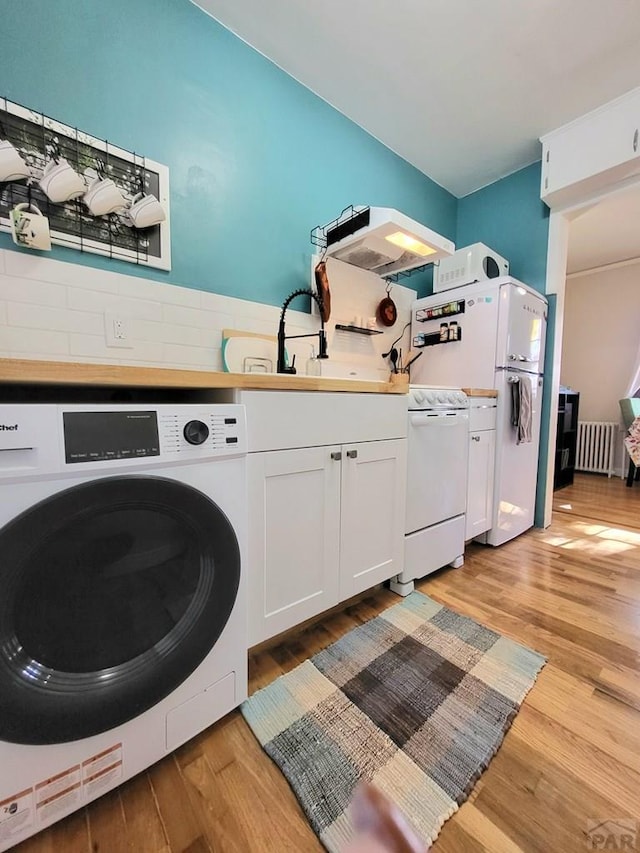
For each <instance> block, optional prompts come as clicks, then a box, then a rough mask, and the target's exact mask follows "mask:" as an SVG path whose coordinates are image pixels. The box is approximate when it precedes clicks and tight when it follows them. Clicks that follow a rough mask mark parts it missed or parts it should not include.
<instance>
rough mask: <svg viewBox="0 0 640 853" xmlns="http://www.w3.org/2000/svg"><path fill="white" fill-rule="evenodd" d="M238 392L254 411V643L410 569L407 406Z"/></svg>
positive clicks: (388, 400)
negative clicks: (406, 549)
mask: <svg viewBox="0 0 640 853" xmlns="http://www.w3.org/2000/svg"><path fill="white" fill-rule="evenodd" d="M235 399H236V400H237V401H238V402H242V403H244V404H245V406H246V407H247V431H248V435H249V456H248V459H247V471H248V487H249V523H248V529H249V547H248V581H249V643H250V645H252V646H254V645H256V644H257V643H260V642H263V641H264V640H267V639H269V638H270V637H273V636H275V635H276V634H278V633H280V632H282V631H286V630H287V629H289V628H292V627H294V626H295V625H298V624H300V623H301V622H304V621H305V620H306V619H310V618H312V617H313V616H316V615H318V614H319V613H322V612H323V611H324V610H327V609H328V608H330V607H333V606H335V605H337V604H339V603H340V602H341V601H344V600H346V599H347V598H349V597H350V596H352V595H355V594H356V593H358V592H362V591H363V590H366V589H368V588H369V587H372V586H375V585H376V584H378V583H380V582H382V581H384V580H386V579H388V578H390V577H392V576H393V575H395V574H398V572H400V571H401V569H402V559H403V544H404V523H405V522H404V520H405V501H406V445H407V441H406V430H407V403H406V397H405V396H404V395H378V394H349V393H323V392H292V391H289V392H278V391H238V392H236V395H235ZM359 438H361V439H363V440H358V439H359Z"/></svg>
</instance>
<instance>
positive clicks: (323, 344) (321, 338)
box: [277, 288, 329, 373]
mask: <svg viewBox="0 0 640 853" xmlns="http://www.w3.org/2000/svg"><path fill="white" fill-rule="evenodd" d="M296 296H310V297H311V298H312V299H315V301H316V304H317V306H318V310H319V311H320V331H319V332H309V334H307V335H285V333H284V315H285V313H286V311H287V308H288V307H289V303H290V302H292V301H293V300H294V299H295V298H296ZM322 313H323V304H322V298H321V297H320V296H319V295H318V294H317V293H315V292H314V291H313V290H310V289H309V288H303V289H301V290H294V291H293V293H291V294H290V295H289V296H287V298H286V299H285V301H284V305H283V306H282V313H281V314H280V325H279V326H278V367H277V371H278V373H296V372H297V371H296V368H295V363H296V357H295V355H294V357H293V361H292V362H291V365H290V366H289V367H288V366H287V365H286V364H285V353H284V342H285V341H289V340H292V339H293V338H315V337H316V335H317V336H318V358H329V356H328V355H327V336H326V333H325V331H324V320H323V319H322Z"/></svg>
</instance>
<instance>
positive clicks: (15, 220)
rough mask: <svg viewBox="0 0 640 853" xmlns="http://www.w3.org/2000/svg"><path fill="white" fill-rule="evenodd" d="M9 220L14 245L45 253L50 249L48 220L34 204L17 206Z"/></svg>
mask: <svg viewBox="0 0 640 853" xmlns="http://www.w3.org/2000/svg"><path fill="white" fill-rule="evenodd" d="M10 218H11V236H12V237H13V242H14V243H17V244H18V246H26V247H27V248H29V249H40V250H41V251H45V252H48V251H49V250H50V249H51V233H50V231H49V220H48V219H47V217H46V216H43V215H42V213H41V212H40V208H38V207H36V205H35V204H27V203H26V202H24V203H22V204H17V205H16V206H15V207H14V208H13V210H12V211H11V216H10Z"/></svg>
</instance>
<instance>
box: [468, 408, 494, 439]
mask: <svg viewBox="0 0 640 853" xmlns="http://www.w3.org/2000/svg"><path fill="white" fill-rule="evenodd" d="M497 411H498V410H497V408H496V402H495V400H491V402H490V403H486V404H485V403H480V404H474V405H473V406H472V407H471V408H470V409H469V431H470V432H478V431H479V430H483V429H495V428H496V412H497Z"/></svg>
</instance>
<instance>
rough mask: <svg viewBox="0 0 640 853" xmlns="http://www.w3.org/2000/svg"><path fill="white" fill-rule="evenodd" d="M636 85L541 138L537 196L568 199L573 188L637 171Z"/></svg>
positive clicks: (639, 98) (639, 121) (639, 102)
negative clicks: (539, 184)
mask: <svg viewBox="0 0 640 853" xmlns="http://www.w3.org/2000/svg"><path fill="white" fill-rule="evenodd" d="M639 133H640V89H636V90H633V91H632V92H628V93H627V94H626V95H623V96H622V97H620V98H617V99H616V100H614V101H611V102H609V103H607V104H604V105H603V106H602V107H599V108H598V109H596V110H593V111H592V112H590V113H587V115H585V116H582V117H581V118H579V119H576V120H575V121H573V122H571V123H570V124H568V125H565V126H564V127H562V128H559V129H558V130H556V131H553V132H552V133H550V134H548V135H547V136H545V137H544V138H543V149H542V187H541V193H540V194H541V197H542V198H543V199H544V200H545V201H547V202H548V203H550V204H553V203H556V202H557V203H562V204H569V203H570V202H571V201H573V200H574V197H573V193H574V192H575V189H574V187H578V188H581V189H580V192H582V193H584V192H587V191H589V192H596V191H597V190H600V189H602V188H604V187H605V186H607V185H610V184H613V183H616V182H618V181H623V180H625V179H627V178H629V177H630V176H632V175H635V174H637V173H638V172H639V171H640V141H639V139H638V136H639Z"/></svg>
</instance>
